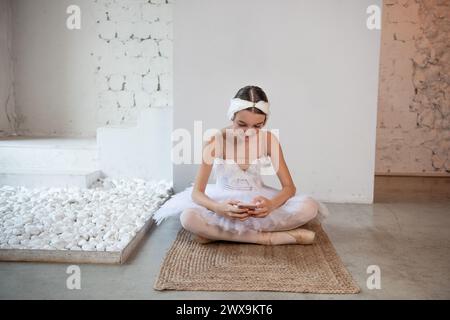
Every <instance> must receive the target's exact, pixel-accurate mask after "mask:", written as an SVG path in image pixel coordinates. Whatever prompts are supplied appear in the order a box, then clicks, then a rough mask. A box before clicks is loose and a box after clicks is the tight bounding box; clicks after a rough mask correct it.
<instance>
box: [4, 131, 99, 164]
mask: <svg viewBox="0 0 450 320" xmlns="http://www.w3.org/2000/svg"><path fill="white" fill-rule="evenodd" d="M30 169H39V170H45V169H48V170H59V171H80V170H83V171H95V170H97V169H98V152H97V143H96V139H95V138H89V139H73V138H59V137H48V138H47V137H43V138H41V137H12V138H10V137H8V138H1V139H0V172H4V171H14V170H15V171H17V170H18V171H20V170H30Z"/></svg>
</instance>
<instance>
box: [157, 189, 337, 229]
mask: <svg viewBox="0 0 450 320" xmlns="http://www.w3.org/2000/svg"><path fill="white" fill-rule="evenodd" d="M279 191H280V190H277V189H275V188H272V187H269V186H266V185H264V186H262V187H261V188H259V189H257V190H235V189H225V188H221V187H219V186H218V185H217V184H208V185H207V186H206V189H205V194H206V195H207V196H208V197H209V198H211V199H213V200H215V201H218V202H220V201H224V200H239V201H242V202H245V203H249V202H251V201H252V200H253V198H254V197H255V196H258V195H260V196H263V197H266V198H269V199H270V198H272V197H274V196H275V195H276V194H277V193H278V192H279ZM191 193H192V186H191V187H188V188H186V189H185V190H183V191H182V192H179V193H177V194H175V195H173V196H172V197H171V198H170V199H169V200H168V201H166V202H165V203H164V204H163V205H162V206H161V208H160V209H159V210H158V211H156V212H155V213H154V215H153V219H154V220H155V222H156V224H157V225H159V224H160V223H161V222H162V221H163V220H164V219H165V218H167V217H169V216H176V215H178V214H181V212H182V211H183V210H185V209H188V208H194V209H196V210H197V211H198V212H199V213H200V214H201V215H202V216H203V217H204V219H205V221H206V222H207V223H208V224H210V225H218V226H220V227H221V228H222V229H223V230H227V231H231V232H237V233H242V232H244V231H246V230H257V231H281V230H289V229H292V228H293V226H292V225H293V223H294V224H295V223H296V222H298V212H299V210H300V209H301V205H302V203H303V202H304V201H305V200H306V199H311V200H313V201H315V202H316V203H317V204H318V207H319V212H318V215H317V218H318V219H319V221H321V220H323V219H324V218H325V217H326V216H328V215H329V210H328V208H327V207H326V206H325V205H324V204H323V203H322V202H320V201H317V200H315V199H314V198H312V197H311V196H310V195H307V194H301V193H299V192H297V193H296V195H295V196H293V197H291V198H289V199H288V200H287V201H286V202H285V203H284V204H283V205H282V206H280V207H278V208H276V209H275V210H273V211H272V212H270V214H269V215H267V216H266V217H264V218H255V217H249V218H248V219H246V220H244V221H241V220H239V219H231V218H228V217H224V216H221V215H219V214H217V213H215V212H214V211H211V210H208V209H207V208H205V207H203V206H200V205H198V204H196V203H195V202H193V200H192V197H191ZM294 219H296V220H297V221H293V220H294ZM306 222H307V221H305V222H304V223H306Z"/></svg>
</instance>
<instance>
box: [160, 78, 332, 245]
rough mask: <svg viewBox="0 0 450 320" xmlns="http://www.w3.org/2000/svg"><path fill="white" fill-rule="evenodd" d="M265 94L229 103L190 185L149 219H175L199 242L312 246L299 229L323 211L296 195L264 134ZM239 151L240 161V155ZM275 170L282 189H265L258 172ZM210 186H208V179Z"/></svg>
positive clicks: (277, 149) (253, 92)
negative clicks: (224, 119) (212, 180)
mask: <svg viewBox="0 0 450 320" xmlns="http://www.w3.org/2000/svg"><path fill="white" fill-rule="evenodd" d="M269 109H270V104H269V102H268V99H267V96H266V94H265V93H264V91H263V90H262V89H261V88H259V87H256V86H246V87H244V88H242V89H240V90H239V91H238V92H237V94H236V95H235V97H234V98H233V99H231V102H230V106H229V109H228V119H229V120H230V121H232V125H231V126H229V127H227V128H224V129H222V130H220V131H219V132H218V134H216V135H215V136H213V137H212V138H211V139H210V140H209V141H208V142H207V144H206V145H205V146H204V148H203V157H202V163H201V165H200V168H199V171H198V173H197V176H196V178H195V181H194V183H193V185H192V186H190V187H188V188H186V189H185V190H183V191H182V192H180V193H178V194H176V195H174V196H173V197H172V198H171V199H170V200H169V201H167V202H166V203H165V204H164V205H163V206H162V207H161V208H160V209H159V210H158V211H157V212H156V213H155V214H154V216H153V219H154V220H155V221H156V223H157V225H159V224H160V223H161V222H162V221H163V220H164V219H166V218H167V217H168V216H173V215H176V214H180V222H181V225H182V226H183V228H185V229H186V230H188V231H190V232H191V233H192V234H193V239H194V240H195V241H197V242H199V243H203V244H206V243H210V242H213V241H216V240H226V241H234V242H245V243H255V244H262V245H281V244H312V243H313V242H314V238H315V233H314V232H313V231H310V230H307V229H305V228H301V226H303V225H304V224H306V223H307V222H309V221H311V220H313V219H314V218H316V217H317V218H318V219H319V220H323V218H325V217H326V216H328V214H329V211H328V209H327V207H326V206H325V205H324V204H323V203H322V202H320V201H317V200H315V199H314V198H313V197H312V196H310V195H308V194H304V193H300V192H298V191H297V189H296V187H295V185H294V182H293V180H292V177H291V175H290V172H289V169H288V167H287V164H286V161H285V159H284V156H283V152H282V149H281V145H280V142H279V140H278V138H277V137H276V136H275V135H274V134H273V133H271V132H270V131H266V130H264V129H263V127H264V126H265V124H266V123H267V120H268V117H269V115H270V110H269ZM235 150H237V151H239V150H241V151H242V152H241V153H240V154H241V157H239V152H235ZM268 164H269V165H271V166H272V167H273V168H275V170H274V171H275V173H276V174H277V176H278V178H279V180H280V183H281V186H282V188H281V190H278V189H276V188H272V187H270V186H267V185H265V184H264V182H263V180H262V175H261V172H262V170H263V169H264V168H265V167H267V165H268ZM211 173H213V174H214V176H215V178H216V183H215V184H208V179H209V177H210V174H211Z"/></svg>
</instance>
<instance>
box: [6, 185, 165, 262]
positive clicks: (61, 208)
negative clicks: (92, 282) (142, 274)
mask: <svg viewBox="0 0 450 320" xmlns="http://www.w3.org/2000/svg"><path fill="white" fill-rule="evenodd" d="M171 194H172V185H171V183H169V182H167V181H145V180H141V179H109V178H105V179H101V180H99V181H98V182H96V183H95V184H94V185H93V186H92V187H91V188H89V189H81V188H38V189H27V188H25V187H11V186H2V187H0V251H1V252H0V253H1V254H0V260H20V253H21V252H23V253H26V256H29V255H30V254H32V251H30V250H38V251H39V254H38V255H39V256H40V258H36V259H31V260H29V259H24V261H35V260H37V261H39V260H42V257H44V258H45V251H48V252H49V253H50V252H52V255H51V256H53V257H54V251H55V250H56V251H61V252H69V253H75V252H84V251H86V252H91V253H92V252H94V253H95V252H99V253H102V252H103V256H105V254H107V253H112V252H116V253H117V252H123V250H125V248H126V247H127V246H129V245H130V242H131V241H132V240H133V239H134V238H135V237H136V235H137V234H138V233H139V232H141V231H142V230H143V229H145V228H144V227H146V226H148V225H149V224H150V222H151V221H152V219H151V216H152V215H153V212H154V211H156V210H157V209H158V208H159V207H160V206H161V204H162V203H164V202H165V201H166V200H167V199H168V198H169V197H170V195H171ZM8 250H11V251H9V252H11V253H12V254H13V256H15V257H16V258H14V257H12V258H10V259H5V256H6V255H7V253H8ZM17 255H19V258H17ZM72 256H73V257H74V259H69V260H71V261H72V260H76V257H77V255H76V254H75V255H73V254H72ZM78 256H79V257H82V255H78ZM61 257H64V256H61ZM116 258H117V257H116ZM116 258H112V259H110V260H111V261H112V262H113V263H116V262H118V263H122V262H123V261H122V258H121V257H120V256H118V258H117V259H118V260H120V261H115V260H117V259H116ZM44 260H45V259H44ZM50 260H52V261H54V260H55V259H50ZM57 260H58V259H57ZM59 260H61V259H59ZM62 260H64V259H62ZM81 260H83V261H84V260H89V259H81ZM100 260H105V261H103V262H107V261H106V260H108V259H100ZM88 262H89V261H88ZM93 262H95V259H93ZM98 262H102V261H98ZM107 263H108V262H107Z"/></svg>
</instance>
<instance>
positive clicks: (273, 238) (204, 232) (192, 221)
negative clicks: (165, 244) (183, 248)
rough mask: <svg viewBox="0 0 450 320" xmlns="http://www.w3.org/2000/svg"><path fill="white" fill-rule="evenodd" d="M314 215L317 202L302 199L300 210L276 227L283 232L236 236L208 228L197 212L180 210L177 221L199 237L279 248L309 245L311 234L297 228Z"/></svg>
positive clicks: (248, 233)
mask: <svg viewBox="0 0 450 320" xmlns="http://www.w3.org/2000/svg"><path fill="white" fill-rule="evenodd" d="M317 213H318V205H317V203H316V202H315V201H314V200H312V199H306V200H305V201H304V202H302V204H301V206H300V208H299V209H298V210H297V211H296V212H294V213H293V214H292V215H291V217H290V218H289V220H288V221H285V223H283V224H282V225H280V228H282V230H283V231H280V230H263V231H257V230H246V231H245V232H243V233H240V234H238V233H234V232H231V231H227V230H224V229H222V228H221V227H220V226H216V225H209V224H208V223H207V221H206V220H205V218H204V217H203V216H202V215H201V214H200V212H199V211H198V210H196V209H194V208H189V209H186V210H184V211H183V212H182V213H181V216H180V221H181V225H182V226H183V228H185V229H186V230H188V231H190V232H192V233H193V234H195V235H197V236H199V237H200V238H206V239H210V240H226V241H234V242H245V243H256V244H262V245H280V244H294V243H301V242H302V241H303V242H305V243H307V242H311V241H312V239H313V238H314V234H312V235H311V233H312V231H307V230H304V229H300V228H298V227H299V226H301V225H303V224H305V223H307V222H308V221H310V220H312V219H314V218H315V217H316V215H317ZM295 228H297V229H295ZM292 229H295V230H292ZM288 230H289V231H288ZM311 237H312V239H311ZM307 238H308V239H307Z"/></svg>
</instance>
